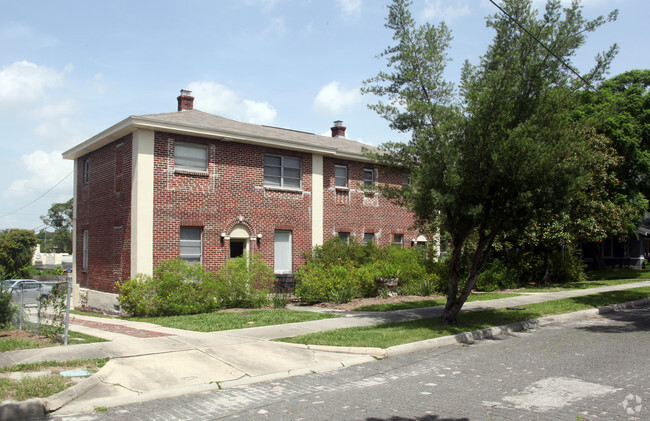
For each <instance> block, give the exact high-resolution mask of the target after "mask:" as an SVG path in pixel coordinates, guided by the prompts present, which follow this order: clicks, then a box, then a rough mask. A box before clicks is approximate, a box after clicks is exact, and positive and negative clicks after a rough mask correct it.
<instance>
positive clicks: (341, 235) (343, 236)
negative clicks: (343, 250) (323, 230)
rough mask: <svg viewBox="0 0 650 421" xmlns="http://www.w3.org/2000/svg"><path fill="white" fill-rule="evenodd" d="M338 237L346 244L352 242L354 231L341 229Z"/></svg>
mask: <svg viewBox="0 0 650 421" xmlns="http://www.w3.org/2000/svg"><path fill="white" fill-rule="evenodd" d="M337 234H338V237H339V238H340V239H341V241H343V242H344V243H345V244H350V237H351V236H352V233H350V232H349V231H339V232H338V233H337Z"/></svg>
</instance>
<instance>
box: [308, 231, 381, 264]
mask: <svg viewBox="0 0 650 421" xmlns="http://www.w3.org/2000/svg"><path fill="white" fill-rule="evenodd" d="M381 252H382V249H380V248H379V247H377V246H376V245H375V244H373V243H369V244H362V243H360V242H359V241H358V240H357V239H356V237H351V238H350V240H349V242H345V241H343V240H341V239H340V238H339V237H332V238H330V239H329V240H327V241H325V243H323V245H319V246H315V247H314V248H313V249H312V250H311V251H310V252H308V253H306V254H305V260H307V262H308V263H309V262H316V263H318V264H321V265H340V264H344V263H350V264H352V265H353V266H355V267H359V266H362V265H365V264H367V263H372V262H373V261H375V260H377V259H378V258H379V257H380V255H381Z"/></svg>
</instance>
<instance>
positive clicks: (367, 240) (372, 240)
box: [363, 232, 376, 245]
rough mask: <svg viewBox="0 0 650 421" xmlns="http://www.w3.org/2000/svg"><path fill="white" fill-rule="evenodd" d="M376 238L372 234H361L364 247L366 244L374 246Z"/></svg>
mask: <svg viewBox="0 0 650 421" xmlns="http://www.w3.org/2000/svg"><path fill="white" fill-rule="evenodd" d="M375 240H376V237H375V233H374V232H364V233H363V244H364V245H366V244H368V243H373V244H376V242H375Z"/></svg>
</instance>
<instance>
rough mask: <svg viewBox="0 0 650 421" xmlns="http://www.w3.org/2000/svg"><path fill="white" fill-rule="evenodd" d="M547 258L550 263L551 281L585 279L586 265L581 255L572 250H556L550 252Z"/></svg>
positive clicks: (577, 280)
mask: <svg viewBox="0 0 650 421" xmlns="http://www.w3.org/2000/svg"><path fill="white" fill-rule="evenodd" d="M549 260H550V263H551V270H550V275H549V280H550V281H551V282H562V283H564V282H580V281H584V280H585V279H587V277H586V275H585V268H586V265H585V263H584V261H583V260H582V256H580V255H579V254H578V253H575V252H574V251H573V250H570V249H569V250H566V251H561V250H556V251H554V252H553V253H551V256H550V258H549Z"/></svg>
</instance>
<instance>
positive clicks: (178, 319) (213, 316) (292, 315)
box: [128, 309, 339, 332]
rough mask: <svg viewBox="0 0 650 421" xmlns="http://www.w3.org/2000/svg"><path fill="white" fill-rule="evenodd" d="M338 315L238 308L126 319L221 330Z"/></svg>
mask: <svg viewBox="0 0 650 421" xmlns="http://www.w3.org/2000/svg"><path fill="white" fill-rule="evenodd" d="M334 317H339V316H336V315H332V314H324V313H315V312H312V311H295V310H284V309H274V310H238V311H227V312H216V313H205V314H192V315H188V316H167V317H130V318H129V319H128V320H133V321H137V322H147V323H153V324H157V325H160V326H165V327H172V328H176V329H184V330H193V331H196V332H217V331H220V330H230V329H243V328H247V327H258V326H271V325H280V324H285V323H296V322H306V321H310V320H320V319H330V318H334Z"/></svg>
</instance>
